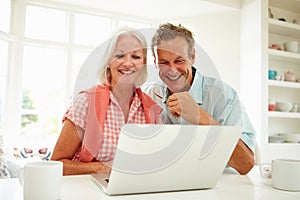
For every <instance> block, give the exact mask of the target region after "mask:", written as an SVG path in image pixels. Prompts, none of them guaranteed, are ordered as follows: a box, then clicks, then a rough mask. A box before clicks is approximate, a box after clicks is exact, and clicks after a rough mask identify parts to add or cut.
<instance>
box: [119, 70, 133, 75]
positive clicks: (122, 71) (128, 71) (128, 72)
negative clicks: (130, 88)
mask: <svg viewBox="0 0 300 200" xmlns="http://www.w3.org/2000/svg"><path fill="white" fill-rule="evenodd" d="M119 72H120V73H122V74H133V73H135V70H119Z"/></svg>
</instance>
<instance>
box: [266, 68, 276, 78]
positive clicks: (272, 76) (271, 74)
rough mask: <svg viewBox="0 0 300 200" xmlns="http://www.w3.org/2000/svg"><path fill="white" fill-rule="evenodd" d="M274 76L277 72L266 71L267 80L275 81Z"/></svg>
mask: <svg viewBox="0 0 300 200" xmlns="http://www.w3.org/2000/svg"><path fill="white" fill-rule="evenodd" d="M276 76H277V71H276V70H272V69H269V71H268V78H269V80H276Z"/></svg>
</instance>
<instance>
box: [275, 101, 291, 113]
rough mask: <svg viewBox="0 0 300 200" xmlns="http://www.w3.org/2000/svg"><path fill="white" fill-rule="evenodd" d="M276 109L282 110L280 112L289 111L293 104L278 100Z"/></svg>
mask: <svg viewBox="0 0 300 200" xmlns="http://www.w3.org/2000/svg"><path fill="white" fill-rule="evenodd" d="M275 107H276V110H277V111H280V112H289V111H290V110H291V109H292V107H293V105H292V103H291V102H282V101H278V102H276V106H275Z"/></svg>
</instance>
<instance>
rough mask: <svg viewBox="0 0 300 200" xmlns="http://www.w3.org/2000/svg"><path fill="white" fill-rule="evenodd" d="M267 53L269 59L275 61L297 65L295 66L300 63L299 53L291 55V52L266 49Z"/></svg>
mask: <svg viewBox="0 0 300 200" xmlns="http://www.w3.org/2000/svg"><path fill="white" fill-rule="evenodd" d="M299 32H300V31H299ZM268 53H269V57H270V58H272V59H275V60H279V61H285V62H291V63H297V64H299V63H300V53H291V52H287V51H280V50H275V49H268ZM299 67H300V65H299Z"/></svg>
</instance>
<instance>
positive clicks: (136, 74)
mask: <svg viewBox="0 0 300 200" xmlns="http://www.w3.org/2000/svg"><path fill="white" fill-rule="evenodd" d="M145 64H146V57H145V54H144V51H143V47H142V44H141V43H140V41H139V40H138V39H137V38H136V37H134V36H132V35H126V34H125V35H121V36H120V37H119V38H118V40H117V43H116V46H115V50H114V52H113V55H112V57H111V60H110V63H109V67H110V71H111V86H112V88H114V87H115V86H116V85H117V84H122V86H124V85H132V86H135V85H136V83H137V82H138V80H139V78H140V77H141V75H142V72H143V70H144V69H145V68H144V67H146V66H145Z"/></svg>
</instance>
